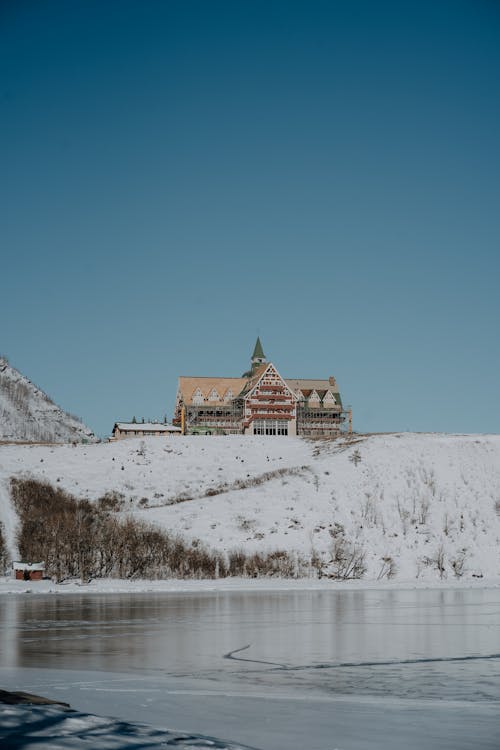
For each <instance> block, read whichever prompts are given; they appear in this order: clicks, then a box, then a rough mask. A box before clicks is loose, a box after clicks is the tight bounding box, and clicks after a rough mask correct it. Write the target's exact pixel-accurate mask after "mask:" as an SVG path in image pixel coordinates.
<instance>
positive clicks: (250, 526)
mask: <svg viewBox="0 0 500 750" xmlns="http://www.w3.org/2000/svg"><path fill="white" fill-rule="evenodd" d="M236 522H237V524H238V528H239V530H240V531H245V532H247V533H248V532H250V531H253V530H254V528H255V519H253V518H245V517H244V516H238V517H237V518H236Z"/></svg>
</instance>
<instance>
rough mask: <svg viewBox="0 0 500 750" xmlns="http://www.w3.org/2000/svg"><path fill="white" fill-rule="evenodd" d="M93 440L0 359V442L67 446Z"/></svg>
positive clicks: (77, 423)
mask: <svg viewBox="0 0 500 750" xmlns="http://www.w3.org/2000/svg"><path fill="white" fill-rule="evenodd" d="M75 440H76V441H77V442H83V441H87V442H90V441H93V440H95V438H94V435H93V433H92V431H91V430H89V428H88V427H86V426H85V425H84V424H83V423H82V422H81V421H80V420H79V419H78V418H77V417H74V416H72V415H71V414H67V413H66V412H64V411H63V410H62V409H60V408H59V407H58V406H56V404H54V402H53V401H51V399H50V398H49V397H48V396H47V394H46V393H44V392H43V391H41V390H40V388H37V387H36V385H34V384H33V383H32V382H31V381H30V380H28V378H26V377H25V376H24V375H22V374H21V373H20V372H19V371H18V370H16V369H15V368H14V367H11V365H9V363H8V361H7V359H6V358H5V357H0V441H8V442H11V441H12V442H34V443H68V442H72V441H75Z"/></svg>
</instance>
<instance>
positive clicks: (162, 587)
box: [0, 577, 500, 597]
mask: <svg viewBox="0 0 500 750" xmlns="http://www.w3.org/2000/svg"><path fill="white" fill-rule="evenodd" d="M496 588H500V577H492V578H487V579H477V580H474V581H471V580H470V579H467V580H443V581H418V580H399V581H398V580H396V581H363V580H351V581H338V580H336V581H334V580H330V579H326V578H323V579H310V578H299V579H290V578H281V579H276V578H219V579H215V580H214V579H195V580H192V579H188V580H184V579H162V580H137V581H127V580H123V579H113V578H101V579H97V580H93V581H91V582H90V583H88V584H82V583H80V582H79V581H68V582H64V583H59V584H58V583H54V582H53V581H16V580H14V579H12V578H9V577H0V597H1V596H2V595H12V594H17V595H22V594H26V595H28V594H30V595H31V594H34V595H38V596H40V595H47V594H50V595H65V594H96V595H97V594H169V593H172V594H184V593H187V594H188V593H193V594H204V593H226V592H249V593H251V592H276V593H281V592H290V591H324V592H326V591H377V590H378V591H402V590H431V589H432V590H436V589H443V590H444V589H456V590H463V589H496Z"/></svg>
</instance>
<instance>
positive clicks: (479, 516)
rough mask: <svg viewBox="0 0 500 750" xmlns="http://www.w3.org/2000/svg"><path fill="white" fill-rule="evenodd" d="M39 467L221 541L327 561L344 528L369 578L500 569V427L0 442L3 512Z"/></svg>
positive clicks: (176, 528)
mask: <svg viewBox="0 0 500 750" xmlns="http://www.w3.org/2000/svg"><path fill="white" fill-rule="evenodd" d="M13 476H29V477H34V478H37V479H40V480H43V481H48V482H51V483H52V484H54V485H55V486H58V487H62V488H64V489H66V490H68V491H69V492H71V493H73V494H74V495H75V496H77V497H88V498H90V499H92V500H96V499H98V498H99V497H101V496H103V495H104V494H106V493H118V494H119V495H121V496H123V510H122V511H120V512H121V513H129V514H132V515H134V516H135V517H139V518H141V519H144V520H146V521H149V522H151V523H153V524H155V525H158V526H160V527H161V528H164V529H167V530H169V531H170V532H177V533H179V534H180V535H182V536H183V537H185V538H187V539H192V540H195V539H199V540H202V541H203V542H204V543H205V544H207V545H209V546H210V547H212V548H215V549H218V550H226V551H228V550H233V549H238V548H244V549H245V550H246V551H247V552H248V551H271V550H275V549H286V550H288V551H290V552H297V553H298V554H301V555H304V556H310V555H311V554H312V553H313V552H316V553H318V554H320V555H321V556H323V558H324V559H325V560H326V561H327V560H329V559H330V558H331V557H332V555H333V547H334V546H335V544H337V543H338V541H339V539H340V540H345V541H346V542H347V544H348V545H350V549H351V550H352V549H353V546H355V548H356V549H357V550H358V551H362V552H364V553H365V565H366V573H365V579H366V580H371V581H373V580H377V579H380V580H385V579H386V577H387V575H388V573H389V571H390V570H391V569H392V572H393V573H394V580H396V581H397V580H399V581H415V580H418V581H424V582H430V581H439V580H443V579H444V580H448V581H452V580H458V579H459V578H460V579H461V580H462V581H468V582H469V583H470V582H474V581H479V580H481V581H482V582H483V583H484V582H485V581H486V580H490V579H498V577H499V576H500V515H499V514H500V436H497V435H441V434H411V433H404V434H393V435H373V436H368V437H357V436H354V437H353V439H352V441H348V440H340V441H336V442H330V441H321V442H311V441H307V440H303V439H299V438H283V439H281V440H280V439H276V438H266V437H239V436H231V437H176V438H171V439H165V440H162V439H159V438H149V439H146V440H141V439H139V438H138V439H129V440H124V441H120V442H116V443H108V444H99V445H87V446H81V445H80V446H76V447H74V446H70V445H66V446H0V488H1V489H0V520H1V521H2V522H3V523H4V526H5V532H6V535H7V541H8V544H9V547H10V549H11V552H12V554H13V555H14V554H15V522H14V521H15V519H13V512H12V508H11V507H10V500H9V495H8V483H9V480H10V478H11V477H13Z"/></svg>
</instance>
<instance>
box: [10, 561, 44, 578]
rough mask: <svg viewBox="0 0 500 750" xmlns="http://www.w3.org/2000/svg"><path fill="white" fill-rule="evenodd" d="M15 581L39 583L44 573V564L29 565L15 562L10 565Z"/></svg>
mask: <svg viewBox="0 0 500 750" xmlns="http://www.w3.org/2000/svg"><path fill="white" fill-rule="evenodd" d="M12 568H13V569H14V575H15V577H16V580H17V581H41V580H42V578H43V574H44V572H45V563H43V562H38V563H29V562H20V561H16V562H13V563H12Z"/></svg>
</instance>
